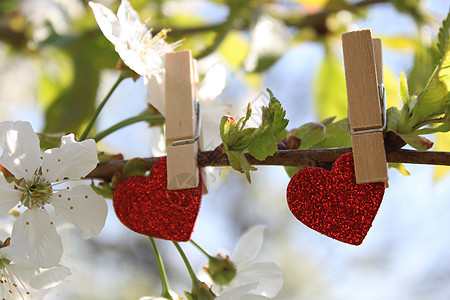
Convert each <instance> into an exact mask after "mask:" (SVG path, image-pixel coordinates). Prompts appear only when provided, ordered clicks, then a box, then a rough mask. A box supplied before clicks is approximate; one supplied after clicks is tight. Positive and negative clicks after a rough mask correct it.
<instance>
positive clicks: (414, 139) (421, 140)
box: [399, 134, 433, 151]
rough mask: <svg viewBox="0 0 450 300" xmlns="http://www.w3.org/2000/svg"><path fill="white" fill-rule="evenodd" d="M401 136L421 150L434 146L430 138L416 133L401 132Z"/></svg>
mask: <svg viewBox="0 0 450 300" xmlns="http://www.w3.org/2000/svg"><path fill="white" fill-rule="evenodd" d="M399 136H400V137H401V138H402V139H403V140H404V141H405V142H406V143H408V144H409V145H410V146H412V147H414V148H416V149H417V150H419V151H425V150H428V149H430V148H431V147H433V142H432V141H430V140H429V139H427V138H425V137H423V136H418V135H414V134H399Z"/></svg>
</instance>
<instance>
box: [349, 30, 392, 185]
mask: <svg viewBox="0 0 450 300" xmlns="http://www.w3.org/2000/svg"><path fill="white" fill-rule="evenodd" d="M342 48H343V51H344V65H345V80H346V86H347V98H348V120H349V126H350V135H351V138H352V147H353V159H354V164H355V174H356V183H368V182H382V181H384V182H387V180H388V172H387V162H386V152H385V149H384V140H383V127H384V125H383V122H384V120H383V117H382V114H383V113H384V112H382V109H384V107H383V105H381V102H380V101H381V99H380V98H381V97H380V89H379V86H380V84H381V83H382V81H383V73H382V56H381V40H379V39H376V40H372V36H371V33H370V30H362V31H354V32H347V33H344V34H343V35H342Z"/></svg>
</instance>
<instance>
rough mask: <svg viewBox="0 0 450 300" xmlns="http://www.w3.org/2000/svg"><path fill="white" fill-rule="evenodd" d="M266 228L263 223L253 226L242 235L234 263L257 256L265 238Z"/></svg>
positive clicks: (233, 257) (235, 250) (234, 256)
mask: <svg viewBox="0 0 450 300" xmlns="http://www.w3.org/2000/svg"><path fill="white" fill-rule="evenodd" d="M264 229H265V226H262V225H258V226H253V227H251V228H250V229H248V230H247V231H246V232H245V233H244V234H243V235H242V237H241V238H240V239H239V242H238V244H237V246H236V248H235V249H234V253H233V256H232V259H231V260H232V261H233V263H235V264H240V263H242V262H246V261H249V260H251V259H253V258H255V256H256V255H257V254H258V252H259V249H260V248H261V245H262V242H263V239H264V236H263V233H264Z"/></svg>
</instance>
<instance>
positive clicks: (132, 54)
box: [115, 44, 148, 75]
mask: <svg viewBox="0 0 450 300" xmlns="http://www.w3.org/2000/svg"><path fill="white" fill-rule="evenodd" d="M115 49H116V52H117V53H119V56H120V58H122V60H123V62H124V63H125V64H126V65H127V66H128V67H129V68H130V69H131V70H133V71H135V72H136V73H138V74H139V75H147V74H148V71H147V70H148V68H147V66H146V65H145V63H144V62H143V61H142V58H141V57H140V56H139V55H138V54H137V53H136V51H134V50H130V49H129V48H128V47H127V46H126V45H122V44H116V48H115Z"/></svg>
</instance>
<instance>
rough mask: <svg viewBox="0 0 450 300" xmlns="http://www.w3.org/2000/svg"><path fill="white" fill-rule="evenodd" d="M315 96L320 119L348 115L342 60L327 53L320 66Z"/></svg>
mask: <svg viewBox="0 0 450 300" xmlns="http://www.w3.org/2000/svg"><path fill="white" fill-rule="evenodd" d="M314 91H315V93H314V96H315V100H316V101H315V103H316V109H317V112H318V115H319V118H320V119H324V118H328V117H330V116H336V117H337V118H338V119H342V118H345V117H347V92H346V91H347V90H346V86H345V75H344V69H343V66H342V62H341V61H340V60H338V59H337V57H335V56H332V55H327V56H326V57H325V59H324V60H323V62H322V64H321V66H320V67H319V73H318V76H317V77H316V80H315V86H314Z"/></svg>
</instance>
